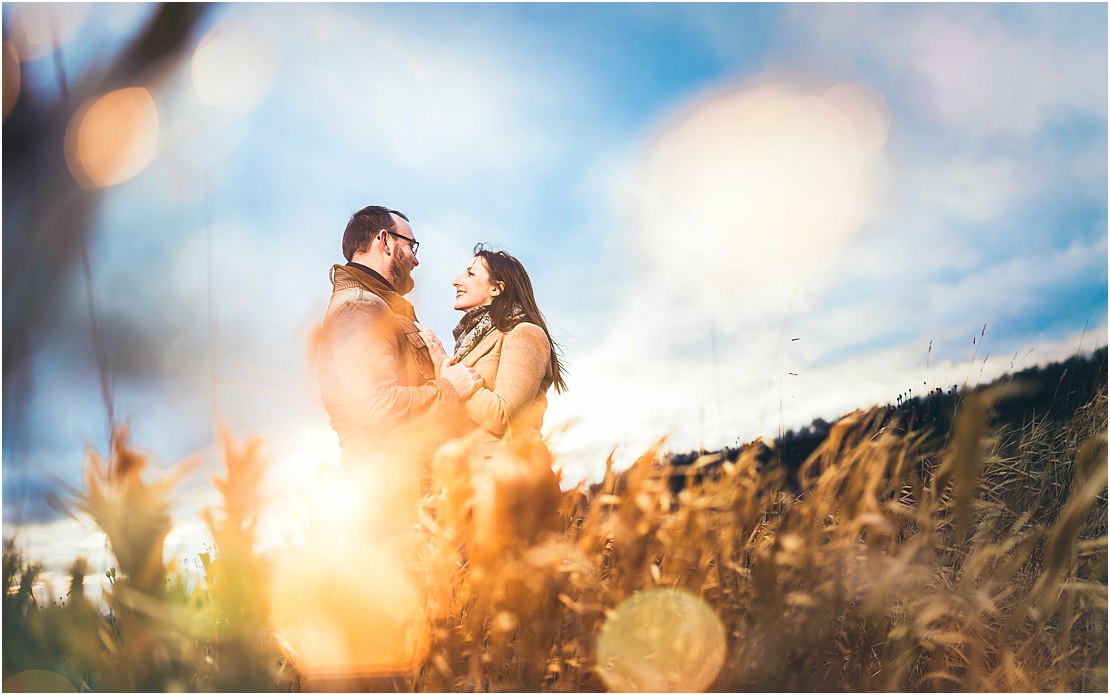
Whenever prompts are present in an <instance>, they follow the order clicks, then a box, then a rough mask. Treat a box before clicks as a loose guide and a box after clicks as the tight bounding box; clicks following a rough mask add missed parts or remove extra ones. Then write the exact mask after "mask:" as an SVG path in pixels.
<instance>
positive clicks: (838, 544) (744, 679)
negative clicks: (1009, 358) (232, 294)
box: [3, 391, 1107, 692]
mask: <svg viewBox="0 0 1110 695" xmlns="http://www.w3.org/2000/svg"><path fill="white" fill-rule="evenodd" d="M996 396H997V394H996V393H995V394H992V392H989V391H984V392H974V393H971V394H969V395H968V396H967V397H965V399H964V400H963V402H962V403H961V405H960V409H959V411H958V412H957V415H956V420H955V424H954V430H953V433H952V435H951V437H950V438H948V440H947V441H946V442H943V443H942V442H938V441H937V438H936V437H933V436H931V433H929V432H923V431H918V432H910V433H905V432H903V431H901V430H900V429H898V428H897V427H893V426H889V425H887V426H884V425H883V424H882V422H883V418H882V417H881V412H880V411H879V410H877V409H875V410H871V411H859V412H856V413H853V414H851V415H849V416H847V417H845V418H843V419H841V420H840V421H839V422H838V423H836V425H835V426H834V427H833V428H832V430H831V432H830V434H829V437H828V439H827V440H826V441H825V442H824V444H822V445H821V447H820V448H818V449H817V451H815V452H814V453H813V455H812V456H811V457H810V458H809V459H808V460H807V461H806V462H805V464H804V465H803V466H802V468H801V469H800V471H799V476H798V478H799V481H800V489H799V490H797V491H794V490H791V489H789V488H788V487H786V486H784V484H783V483H784V478H785V475H784V472H783V470H782V468H781V467H779V466H774V465H771V466H765V465H763V464H762V463H761V461H760V460H759V459H758V458H757V456H756V452H757V448H756V447H747V448H744V449H742V450H741V453H740V454H739V456H738V457H737V458H735V459H734V460H728V461H714V460H712V459H711V458H709V457H706V458H705V459H703V460H701V461H699V462H698V463H697V464H695V466H694V467H692V468H693V470H698V471H701V472H702V473H705V475H699V476H697V477H696V478H695V476H694V475H693V470H692V471H691V473H690V475H689V476H688V479H687V484H686V485H685V487H684V488H683V489H682V490H681V491H680V492H678V493H674V492H672V490H671V486H670V485H669V479H670V477H671V476H672V475H675V474H676V472H675V471H673V470H670V469H668V467H667V465H666V464H665V461H666V459H665V457H663V456H662V455H661V454H660V451H659V450H658V449H653V450H651V451H648V452H645V453H644V455H643V456H641V457H640V458H639V460H637V461H636V462H635V464H634V465H633V466H632V467H631V468H630V469H628V470H627V471H622V472H619V473H618V472H615V471H614V470H613V466H612V460H610V461H609V462H608V463H607V467H606V474H605V478H604V481H603V482H602V483H601V485H599V486H596V487H593V488H590V487H587V486H585V485H579V486H578V487H576V488H575V489H573V490H570V491H567V492H564V493H562V494H559V493H557V492H555V493H552V488H551V486H550V481H549V480H548V479H546V478H545V477H544V475H542V470H543V468H544V466H549V465H550V461H548V460H546V459H544V457H543V455H542V451H541V452H540V453H539V454H537V451H540V450H538V449H537V448H535V447H531V448H530V447H528V446H527V444H526V443H524V444H521V445H519V446H518V447H517V448H516V449H514V450H510V451H507V452H506V453H505V454H504V455H503V456H502V457H501V458H500V459H495V460H493V461H491V462H488V463H486V464H484V465H483V466H481V467H476V464H474V463H473V458H472V457H471V452H469V450H468V449H467V447H466V446H465V445H464V444H461V443H458V442H456V443H455V444H453V445H451V446H447V447H444V448H442V449H441V450H440V452H439V453H438V454H437V457H436V460H435V462H434V467H435V472H436V481H437V482H436V486H435V492H436V496H435V498H434V499H433V500H431V502H432V504H431V506H430V509H429V512H428V513H427V514H425V515H423V517H422V518H423V519H424V522H425V523H424V529H425V530H424V532H423V533H422V534H421V535H420V536H419V539H420V540H419V547H418V548H416V549H415V557H418V558H419V563H418V568H419V571H420V572H422V573H423V583H424V586H425V587H426V589H427V602H428V603H427V610H426V616H427V622H428V626H429V627H428V629H429V634H428V636H427V639H426V641H425V642H426V648H424V649H422V650H421V652H420V659H419V663H417V664H416V665H415V666H414V667H413V668H412V670H411V671H409V672H407V673H404V674H399V675H400V677H395V678H393V679H391V680H388V681H384V680H379V681H368V682H365V683H363V685H364V686H367V687H375V686H377V687H402V688H408V689H413V690H433V691H503V690H510V691H536V690H544V691H597V690H604V689H606V688H610V689H633V688H635V687H642V686H643V685H644V684H646V683H650V684H654V687H671V685H674V686H675V687H680V684H681V681H682V679H683V678H686V677H688V676H689V674H691V673H693V672H695V671H697V669H699V668H700V669H702V670H703V671H704V670H705V668H706V664H704V663H697V664H683V663H682V659H681V658H676V654H679V656H681V655H682V654H690V655H696V654H701V653H703V652H698V651H697V647H698V645H696V644H695V645H692V646H691V645H688V644H685V645H680V644H675V640H673V639H672V640H670V641H668V640H667V639H666V637H667V636H666V635H662V636H661V637H660V638H658V639H659V641H658V643H656V644H654V646H651V647H650V648H649V647H644V646H643V644H644V643H642V642H637V641H629V642H628V643H627V644H624V645H618V646H619V647H621V648H619V649H616V650H615V651H614V650H613V649H612V648H611V647H607V649H608V651H606V652H605V654H604V655H603V656H602V658H601V659H599V650H598V643H599V635H601V634H603V633H604V634H607V635H609V639H610V642H611V641H612V640H616V639H626V640H627V639H628V638H627V637H619V635H627V634H630V633H629V632H628V631H627V630H624V631H621V630H615V629H611V626H612V625H613V624H615V623H614V621H616V620H618V619H619V620H624V621H625V623H624V626H625V627H626V628H627V627H628V621H629V620H637V619H639V620H645V621H647V622H645V624H644V626H643V630H642V631H641V632H642V633H643V634H644V635H651V634H655V633H653V632H652V631H651V629H650V628H651V627H652V626H651V625H650V624H648V623H650V615H651V614H650V612H649V613H648V614H646V615H647V616H648V617H647V618H644V617H643V615H644V614H643V613H642V612H641V613H640V614H639V615H640V616H641V617H639V618H630V617H628V616H629V615H633V613H632V612H630V611H626V610H625V609H624V607H625V606H628V605H630V603H626V601H628V600H629V599H633V598H635V597H645V596H648V595H649V593H650V590H652V589H657V588H666V589H668V590H674V591H675V592H681V594H680V595H682V596H686V597H690V601H691V602H693V603H696V604H697V605H701V606H705V607H708V608H709V609H711V611H710V614H711V615H713V614H715V616H716V619H717V621H719V625H720V626H721V627H722V628H723V634H724V636H725V649H724V652H723V653H724V655H725V656H724V659H723V660H722V661H720V662H719V663H712V664H709V666H711V667H712V672H710V673H709V680H707V681H706V682H707V683H708V684H709V686H710V687H711V688H712V689H715V690H723V691H747V690H756V691H864V690H889V691H1049V690H1065V691H1082V692H1105V691H1106V687H1107V671H1106V663H1107V646H1106V645H1107V576H1106V573H1107V504H1106V502H1107V499H1106V486H1107V439H1106V426H1107V402H1106V396H1105V394H1104V393H1103V394H1101V395H1099V396H1098V397H1096V398H1095V399H1094V400H1093V401H1092V402H1091V403H1089V404H1087V405H1086V406H1084V407H1082V408H1080V409H1079V410H1078V411H1077V412H1076V415H1075V417H1074V418H1073V419H1072V420H1071V421H1070V422H1068V423H1066V424H1063V425H1060V424H1053V423H1050V422H1047V421H1032V422H1029V423H1026V424H1025V426H1023V427H1022V428H1019V429H1016V430H1010V429H1006V428H996V427H992V426H991V424H990V422H991V418H990V412H991V406H992V402H993V399H994V398H995V397H996ZM225 460H226V465H227V473H226V477H224V478H221V479H218V480H217V481H216V484H217V487H218V489H219V492H220V493H221V495H222V500H223V502H222V505H221V508H220V509H217V510H213V511H212V512H211V513H210V514H209V516H208V521H209V524H210V527H211V531H212V535H213V538H214V540H215V543H216V551H215V553H214V554H213V556H212V557H211V558H208V559H207V560H206V563H205V569H206V573H207V576H206V581H204V582H203V583H201V584H200V585H199V586H197V587H196V589H194V590H193V591H191V592H186V591H185V590H184V589H183V586H184V585H183V583H182V582H181V581H180V577H179V576H178V574H177V571H176V569H175V568H174V567H173V566H172V565H171V566H167V565H165V564H164V563H163V562H162V544H163V541H164V539H165V536H166V533H167V532H168V530H169V528H170V510H169V506H168V503H167V501H166V496H165V493H166V491H167V489H168V486H169V485H171V484H172V481H157V482H152V483H148V482H144V480H143V477H142V475H141V474H142V471H143V467H144V461H145V460H144V458H143V457H142V456H140V455H138V454H136V453H134V452H133V451H132V450H131V449H129V448H128V444H127V438H126V434H125V433H124V432H120V433H119V434H118V435H117V438H116V440H115V445H114V447H113V455H112V457H111V460H110V461H107V462H106V461H102V460H101V459H99V458H98V457H95V456H93V457H91V458H90V462H89V465H88V469H87V474H86V481H85V490H84V491H83V492H81V493H80V494H79V495H77V496H76V498H75V500H74V508H75V511H76V513H80V514H84V515H87V516H89V517H91V518H92V519H93V520H94V521H95V522H96V523H97V524H98V525H99V526H100V527H101V528H102V529H103V530H104V532H105V534H106V535H107V537H108V540H109V543H110V544H111V547H112V550H113V553H114V554H115V557H116V560H117V569H116V571H115V573H114V574H113V575H112V578H111V583H110V586H109V587H108V590H107V607H108V612H107V613H104V612H102V611H99V610H97V608H96V607H95V606H94V605H93V604H91V603H90V602H89V601H88V599H86V598H85V597H84V595H83V592H82V588H81V587H82V581H81V580H82V578H83V576H84V575H85V574H86V573H87V572H88V567H87V565H86V564H85V563H84V562H83V561H82V560H80V559H78V560H77V561H75V563H74V566H73V570H72V575H73V583H72V589H71V591H70V593H69V596H68V598H67V599H66V600H65V601H53V602H50V603H49V605H43V606H40V605H38V604H37V603H36V601H35V599H34V596H33V594H32V591H31V587H32V585H33V584H34V583H35V581H36V579H37V573H38V572H39V568H37V567H35V566H32V565H28V564H26V563H24V562H22V561H21V559H20V556H19V554H18V551H17V550H16V549H14V548H9V549H6V551H5V555H4V580H5V588H6V591H5V595H4V613H3V616H4V675H5V677H9V676H13V675H16V674H26V673H29V672H30V670H32V669H41V670H48V671H52V672H54V673H55V674H59V675H61V676H63V677H64V678H66V679H68V681H69V682H70V683H72V684H73V685H74V687H75V688H78V689H81V690H237V691H240V690H296V689H298V688H302V687H305V686H309V685H311V683H310V682H309V681H307V680H305V679H304V678H303V677H302V676H303V674H302V673H298V665H297V664H296V663H295V657H294V656H291V655H290V654H289V652H288V650H286V651H284V652H283V650H282V649H281V648H279V640H278V639H277V638H276V637H275V636H274V634H273V629H272V627H271V624H270V622H269V600H270V597H269V590H270V568H269V565H268V563H267V562H266V561H265V560H263V559H262V558H259V557H258V556H257V555H256V554H255V552H254V550H253V546H254V526H253V524H254V518H255V515H256V514H257V511H258V508H259V504H260V503H259V498H258V487H259V484H260V481H261V480H262V477H263V473H264V465H263V460H262V458H261V457H260V455H259V448H258V445H257V443H255V444H251V445H248V446H247V447H246V448H245V449H243V450H236V449H235V448H234V447H232V446H230V445H227V446H226V456H225ZM710 471H712V473H711V474H710ZM651 595H652V596H664V597H665V596H673V595H675V594H674V593H666V592H661V593H658V594H651ZM641 603H642V602H641ZM683 610H686V609H685V608H683ZM683 615H686V613H683ZM714 624H716V621H714ZM607 626H610V627H608V628H607ZM632 627H635V625H634V624H633V625H632ZM365 629H366V630H367V631H372V630H373V629H374V626H373V625H367V626H365ZM633 632H635V631H633ZM656 632H658V631H656ZM355 638H356V639H357V636H356V637H355ZM645 639H647V638H646V637H645ZM652 639H656V638H654V637H653V638H652ZM682 639H683V640H686V641H689V639H690V636H689V635H685V636H684V637H683V638H682ZM694 641H696V640H694ZM636 649H640V650H641V651H643V650H648V649H650V650H654V651H655V652H656V653H652V654H646V653H641V654H636V653H633V652H634V651H635V650H636ZM679 649H686V650H687V651H684V652H681V653H679V652H675V651H674V650H679ZM630 650H631V652H630ZM667 650H671V652H670V653H669V654H668V653H665V652H667ZM704 653H708V652H704ZM668 657H669V658H668ZM683 658H685V657H683ZM690 658H694V657H690ZM621 660H623V662H621V663H616V662H617V661H621ZM629 669H631V671H630V670H629ZM637 669H639V671H640V672H642V673H639V674H638V673H637ZM653 669H654V670H655V671H659V670H660V669H664V671H661V672H651V671H652V670H653ZM665 669H670V671H666V670H665ZM649 672H650V673H649ZM629 673H632V675H631V676H629V675H628V674H629ZM621 674H624V675H621ZM637 675H642V676H643V678H642V679H639V680H637ZM12 684H14V685H18V682H17V681H6V685H12ZM660 684H662V686H661V685H660ZM6 689H12V688H6Z"/></svg>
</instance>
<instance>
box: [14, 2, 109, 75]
mask: <svg viewBox="0 0 1110 695" xmlns="http://www.w3.org/2000/svg"><path fill="white" fill-rule="evenodd" d="M13 13H14V15H13V21H12V27H11V29H12V32H11V36H12V40H13V41H14V42H15V45H16V47H17V48H18V49H19V54H20V55H21V56H22V57H23V60H27V61H30V60H35V59H36V58H41V57H43V56H48V55H50V54H51V53H53V52H54V49H55V48H56V47H58V46H60V45H61V44H63V43H65V42H66V41H68V40H69V39H70V37H72V36H73V35H74V34H76V33H77V30H78V29H80V28H81V25H83V24H84V23H85V19H86V18H87V17H88V15H89V5H88V4H87V3H61V2H59V3H25V4H23V3H21V4H18V5H16V6H15V7H14V8H13ZM5 35H6V34H5Z"/></svg>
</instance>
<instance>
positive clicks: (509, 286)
mask: <svg viewBox="0 0 1110 695" xmlns="http://www.w3.org/2000/svg"><path fill="white" fill-rule="evenodd" d="M474 256H475V257H477V258H481V259H482V260H483V261H485V263H486V269H488V270H489V279H490V282H499V283H502V284H503V285H504V286H505V289H504V290H502V291H501V294H499V295H497V296H496V297H494V298H493V303H491V304H490V307H489V317H490V319H491V320H492V321H493V325H494V327H495V328H496V329H497V330H499V331H509V330H511V329H512V328H513V326H515V325H516V324H518V323H520V322H521V321H527V322H528V323H534V324H536V325H537V326H539V327H540V328H542V329H543V332H544V335H546V336H547V342H548V343H549V344H550V346H551V374H552V384H553V385H554V386H555V392H556V393H563V392H564V391H566V390H567V382H566V379H565V378H564V374H565V372H566V369H565V367H564V366H563V364H562V363H561V362H560V361H559V344H558V343H556V342H555V339H554V338H552V337H551V331H549V330H548V329H547V322H546V321H544V318H543V313H542V312H541V311H540V308H539V306H537V305H536V295H535V293H534V292H533V291H532V281H531V280H530V279H529V278H528V271H526V270H525V269H524V264H523V263H521V262H520V261H518V260H517V259H516V257H515V256H512V255H511V254H508V253H506V252H504V251H494V250H492V249H488V248H486V246H485V245H484V244H478V245H477V246H475V247H474ZM514 304H515V305H517V306H519V307H520V309H521V311H523V312H524V316H523V317H519V316H518V317H517V318H515V319H514V318H512V316H511V315H512V313H513V305H514Z"/></svg>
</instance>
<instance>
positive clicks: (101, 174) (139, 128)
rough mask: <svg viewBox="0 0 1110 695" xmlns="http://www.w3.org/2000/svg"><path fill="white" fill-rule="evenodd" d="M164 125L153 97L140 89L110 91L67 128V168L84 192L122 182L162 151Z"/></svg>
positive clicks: (127, 88) (85, 108) (84, 107)
mask: <svg viewBox="0 0 1110 695" xmlns="http://www.w3.org/2000/svg"><path fill="white" fill-rule="evenodd" d="M160 134H161V125H160V121H159V117H158V108H157V107H156V106H155V105H154V98H153V97H152V96H151V95H150V92H148V91H147V90H146V89H144V88H142V87H125V88H123V89H117V90H115V91H113V92H109V93H108V94H105V95H104V96H102V97H100V98H99V99H96V100H95V101H93V102H92V103H91V104H87V105H85V106H83V107H82V108H81V109H80V110H79V111H78V112H77V113H76V114H75V115H74V116H73V119H72V120H70V122H69V126H68V128H67V129H66V137H65V152H66V164H67V165H68V166H69V171H70V173H71V174H73V177H74V179H76V181H77V183H79V184H80V185H81V186H82V187H84V188H103V187H107V186H114V185H116V184H118V183H122V182H124V181H126V180H128V179H130V178H132V177H134V176H135V175H137V174H138V173H139V172H141V171H142V170H143V169H144V168H145V167H146V165H147V164H149V163H150V160H151V159H153V158H154V153H155V151H156V150H157V149H158V141H159V138H160Z"/></svg>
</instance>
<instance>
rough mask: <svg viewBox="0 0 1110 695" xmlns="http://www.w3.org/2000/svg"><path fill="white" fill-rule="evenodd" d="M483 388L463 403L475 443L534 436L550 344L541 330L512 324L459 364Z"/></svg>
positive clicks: (548, 376) (543, 407)
mask: <svg viewBox="0 0 1110 695" xmlns="http://www.w3.org/2000/svg"><path fill="white" fill-rule="evenodd" d="M462 364H465V365H466V366H468V367H473V368H474V369H475V370H476V371H477V372H478V373H479V374H480V375H481V376H482V380H483V381H484V385H483V386H482V387H480V388H479V389H478V390H477V391H475V392H474V394H473V395H472V396H471V397H470V398H469V399H467V400H466V402H465V404H464V406H465V408H466V412H467V414H468V415H469V416H470V419H471V420H473V421H474V422H475V423H476V424H477V425H478V427H479V428H480V430H481V441H482V443H484V444H493V443H496V442H498V441H500V440H501V439H502V438H508V437H512V436H516V435H519V434H521V433H523V432H525V431H527V430H534V431H535V432H537V433H538V432H539V431H540V429H541V428H542V427H543V415H544V413H545V412H546V411H547V395H546V392H547V389H548V388H549V387H550V386H551V383H552V377H551V343H550V342H548V339H547V334H546V333H544V332H543V329H542V328H540V327H539V326H537V325H535V324H533V323H518V324H517V325H516V326H514V327H513V328H512V330H510V331H508V332H501V331H499V330H497V329H494V330H493V331H492V332H491V333H490V334H489V335H488V336H486V338H485V339H484V340H483V341H482V342H480V343H478V344H477V345H475V346H474V349H473V350H471V351H470V352H469V353H468V354H467V355H466V356H465V357H463V359H462Z"/></svg>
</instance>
